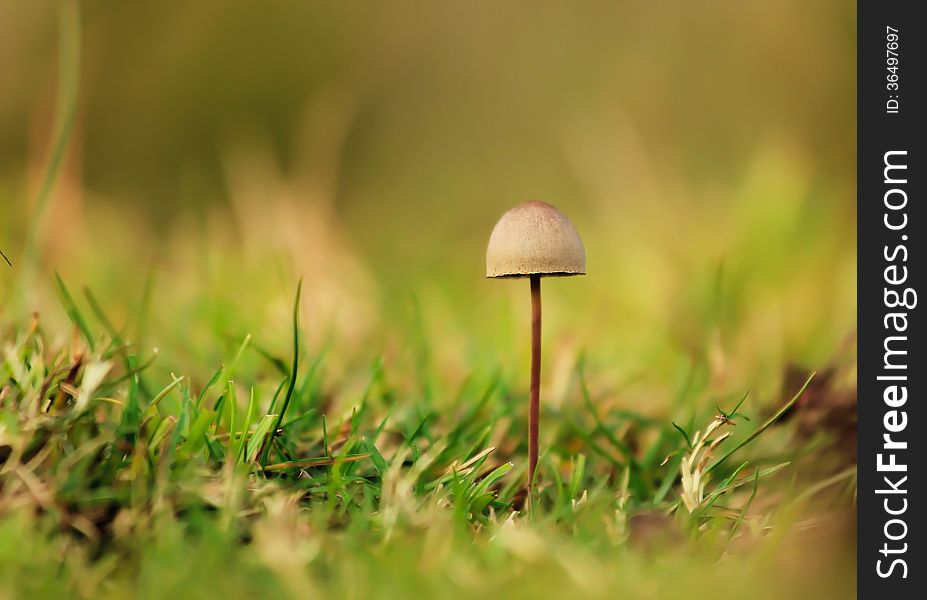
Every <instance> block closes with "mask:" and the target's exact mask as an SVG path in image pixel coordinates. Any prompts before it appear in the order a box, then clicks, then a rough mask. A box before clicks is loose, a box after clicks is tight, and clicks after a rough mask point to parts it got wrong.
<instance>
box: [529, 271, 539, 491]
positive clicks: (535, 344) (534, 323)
mask: <svg viewBox="0 0 927 600" xmlns="http://www.w3.org/2000/svg"><path fill="white" fill-rule="evenodd" d="M540 387H541V277H540V276H539V275H532V276H531V393H530V403H531V404H530V406H529V407H528V498H529V501H530V498H531V493H532V491H533V490H534V471H535V469H537V466H538V417H539V416H540V407H541V401H540V396H541V390H540Z"/></svg>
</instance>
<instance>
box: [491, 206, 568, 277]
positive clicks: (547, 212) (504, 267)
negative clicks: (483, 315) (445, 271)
mask: <svg viewBox="0 0 927 600" xmlns="http://www.w3.org/2000/svg"><path fill="white" fill-rule="evenodd" d="M585 274H586V250H585V248H583V241H582V240H581V239H579V234H578V233H577V232H576V228H575V227H573V224H572V223H571V222H570V220H569V219H568V218H566V215H564V214H563V213H562V212H560V211H559V210H557V209H556V208H555V207H553V206H551V205H550V204H547V203H546V202H539V201H537V200H535V201H532V202H525V203H524V204H519V205H518V206H516V207H515V208H512V209H510V210H509V211H507V212H506V213H505V214H504V215H502V218H500V219H499V222H498V223H496V226H495V228H493V230H492V235H490V236H489V246H488V247H487V248H486V277H527V276H529V275H585Z"/></svg>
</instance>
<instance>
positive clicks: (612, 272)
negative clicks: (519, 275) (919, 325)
mask: <svg viewBox="0 0 927 600" xmlns="http://www.w3.org/2000/svg"><path fill="white" fill-rule="evenodd" d="M838 4H839V3H836V2H835V3H820V4H816V6H815V7H814V8H813V9H812V8H810V7H807V6H805V5H804V3H798V2H792V3H784V4H783V5H782V6H779V7H777V8H776V10H775V11H774V12H767V11H764V10H763V9H759V8H755V7H751V8H746V7H743V6H741V3H718V4H717V6H714V7H713V8H712V9H711V10H712V13H711V14H704V13H702V12H700V11H701V10H702V9H694V8H684V9H683V8H680V9H679V11H680V12H679V14H675V13H674V14H673V15H669V14H667V13H666V12H665V9H663V8H660V7H653V8H645V7H643V6H642V5H641V6H638V5H633V6H632V5H630V4H628V5H626V4H624V3H616V4H614V5H613V4H611V3H592V4H590V7H589V8H588V10H589V11H590V12H589V13H584V14H583V15H579V14H578V13H575V12H571V11H567V10H566V9H564V8H562V7H559V6H557V5H556V4H553V3H541V5H539V7H538V8H537V9H536V10H537V13H536V14H535V15H533V16H534V18H533V19H527V20H525V19H523V15H522V13H521V12H520V11H519V10H517V9H515V8H511V9H503V8H495V9H494V10H493V11H492V12H490V13H487V12H483V11H484V10H486V8H485V7H484V8H483V9H480V8H478V7H475V8H468V9H464V8H455V9H450V8H430V9H422V8H421V7H419V8H417V9H413V8H410V7H402V6H393V7H391V8H390V9H385V8H377V9H375V8H365V9H364V11H370V12H362V13H359V12H358V11H357V9H353V8H351V7H344V8H338V9H333V8H326V9H324V10H322V9H320V8H319V7H318V6H316V5H314V3H305V5H303V4H300V5H299V6H296V5H284V4H280V5H278V6H276V10H275V11H266V10H263V9H261V10H259V9H256V8H241V7H239V8H235V9H232V8H229V9H228V11H227V12H224V13H222V15H221V18H217V16H216V13H215V10H214V8H212V7H211V6H209V5H208V4H207V3H191V4H190V6H191V7H190V8H189V10H188V11H187V12H185V13H184V15H185V18H184V19H173V18H172V16H173V15H175V14H177V11H178V10H179V7H178V5H176V4H172V3H169V2H166V3H159V4H158V5H152V6H150V7H146V8H134V9H130V8H125V9H121V10H106V9H105V7H104V6H103V5H102V4H100V3H94V2H87V3H81V4H80V5H79V7H80V9H81V10H82V12H81V14H80V17H81V19H80V20H78V19H77V15H78V13H77V11H76V10H74V11H73V12H72V13H69V12H68V8H67V7H70V8H71V9H76V8H77V7H78V4H77V3H73V2H72V3H64V4H63V6H65V7H66V8H65V10H64V12H62V13H60V15H59V16H60V17H61V19H62V20H61V22H60V27H59V28H58V29H56V25H55V16H56V15H55V10H53V8H54V5H53V4H51V3H42V2H38V3H30V4H28V5H24V4H23V5H20V4H14V3H0V11H2V12H0V16H2V17H3V18H0V34H2V35H0V68H2V69H3V72H4V73H6V78H7V81H11V82H14V85H13V87H12V88H10V89H14V90H15V93H12V94H9V95H7V94H4V95H2V98H0V134H2V135H3V136H4V142H5V143H4V145H3V146H2V148H0V208H2V212H0V249H3V251H4V253H5V254H6V255H7V256H9V257H10V259H11V262H12V263H13V266H12V267H7V265H6V264H5V263H2V262H0V336H2V337H0V351H2V355H0V360H2V363H0V597H7V596H9V597H23V596H27V595H29V596H39V597H86V598H105V597H114V598H115V597H152V598H153V597H215V596H218V595H220V594H221V595H224V596H227V597H230V598H232V597H246V596H260V597H265V596H267V597H271V596H293V597H305V596H310V597H313V596H321V595H327V596H334V597H398V598H405V597H409V596H410V595H411V594H412V590H414V591H415V593H416V594H421V595H424V596H433V597H461V596H481V595H487V594H493V595H506V596H511V597H516V598H520V597H526V598H527V597H532V598H538V597H560V596H565V595H569V594H574V595H575V594H581V595H583V596H586V597H614V596H616V595H622V594H624V595H630V596H631V597H642V598H677V597H694V598H703V597H720V598H725V597H730V598H739V597H744V596H747V595H749V596H751V597H758V598H767V597H768V598H783V597H833V598H844V597H847V596H849V595H851V594H852V590H853V586H854V582H855V553H854V550H853V548H854V543H855V534H854V529H853V500H854V499H853V485H854V483H855V472H854V467H853V464H854V457H853V456H852V455H851V454H852V452H851V451H849V450H848V448H849V447H850V446H851V445H852V432H853V425H854V424H853V422H852V420H851V418H850V417H849V416H848V415H847V406H850V408H851V409H852V405H851V404H848V402H849V401H854V402H855V369H854V366H853V365H854V361H855V354H854V352H855V339H854V336H853V334H854V326H855V310H856V300H855V213H854V212H853V205H854V194H853V183H852V181H853V179H852V172H853V161H854V154H853V152H852V147H851V146H852V140H853V135H852V133H853V131H852V123H853V119H852V116H853V115H852V110H851V109H846V108H842V105H840V103H839V102H836V101H835V98H840V97H841V96H840V95H841V94H846V95H847V97H850V96H849V95H850V94H852V91H853V90H852V88H853V81H852V77H853V75H852V68H851V67H852V61H851V60H850V59H849V58H847V56H852V48H851V46H852V41H851V40H852V37H853V31H855V28H854V27H853V23H852V20H853V18H852V15H848V14H846V9H845V7H843V6H842V4H840V5H838ZM808 11H812V12H811V13H810V15H809V13H808ZM487 14H489V15H491V16H490V17H489V18H487V17H486V15H487ZM796 15H801V16H802V18H800V19H799V18H795V17H796ZM669 16H674V18H672V19H668V17H669ZM69 18H71V19H73V21H71V22H69V21H68V19H69ZM137 23H148V24H150V27H149V28H147V29H146V28H139V27H134V26H131V25H133V24H137ZM692 23H694V24H696V25H697V26H694V27H693V26H691V24H692ZM11 24H13V26H11ZM658 24H659V27H657V25H658ZM745 24H746V25H745ZM806 29H807V31H805V30H806ZM796 31H797V32H798V33H800V32H802V31H804V32H805V34H803V35H798V33H796ZM396 32H401V33H402V35H395V33H396ZM648 32H649V33H648ZM309 33H312V34H313V35H309ZM812 33H813V35H811V34H812ZM59 34H60V35H59ZM194 34H195V35H194ZM69 36H70V37H69ZM51 39H54V40H58V41H57V42H56V43H52V42H51V41H49V40H51ZM158 39H170V40H173V41H174V42H173V44H174V45H172V46H171V47H170V48H165V47H163V46H160V45H158V44H157V43H156V40H158ZM720 39H724V40H727V43H726V44H720V43H718V42H717V41H716V40H720ZM306 40H308V41H306ZM549 40H556V41H557V42H558V43H557V44H551V43H549ZM310 42H311V43H310ZM4 44H5V46H4ZM307 44H308V46H307ZM55 46H57V47H58V48H59V49H60V50H61V54H60V55H56V54H55V53H54V52H49V51H48V50H47V49H48V48H53V47H55ZM692 48H697V49H698V50H699V51H698V52H693V51H691V50H692ZM319 49H322V50H324V51H321V50H320V51H318V52H314V51H313V52H310V51H309V50H319ZM732 49H739V50H740V51H739V52H734V51H732ZM811 50H813V51H814V53H815V56H817V57H818V60H817V61H816V62H815V64H814V65H811V64H810V63H809V62H808V61H807V60H806V57H807V55H808V52H809V51H811ZM844 54H846V56H845V55H844ZM642 56H647V57H651V58H652V60H647V61H642V60H641V58H640V57H642ZM12 57H20V58H19V59H18V60H14V59H13V58H12ZM844 62H845V63H846V64H844ZM821 64H823V65H826V67H827V68H820V65H821ZM783 65H786V67H783ZM645 67H646V68H645ZM56 69H57V71H58V78H57V83H55V84H52V83H50V81H52V80H53V79H54V77H52V76H50V79H49V82H45V83H43V80H41V77H39V76H36V75H35V74H36V73H39V74H42V73H54V72H55V71H56ZM139 73H143V74H144V77H142V76H140V75H139ZM725 82H726V83H727V85H732V86H733V87H732V88H731V92H730V94H729V95H725V99H726V102H727V104H726V105H725V107H724V110H717V102H718V98H719V96H718V94H719V92H718V89H719V86H720V85H721V84H724V83H725ZM78 87H79V88H80V92H79V93H78ZM790 90H792V91H794V90H801V91H802V93H801V94H797V93H796V94H792V93H790ZM799 96H800V97H799ZM527 99H530V101H528V100H527ZM52 104H54V106H55V108H54V109H53V108H51V105H52ZM835 104H836V105H839V106H835ZM69 106H70V107H71V108H70V109H69V108H68V107H69ZM56 110H57V113H56V112H55V111H56ZM50 114H57V115H58V119H59V120H58V121H54V120H49V119H48V115H50ZM56 123H57V126H56V125H55V124H56ZM72 126H73V127H72ZM7 140H9V143H6V142H7ZM35 140H41V141H40V142H37V141H35ZM47 140H51V141H47ZM56 140H58V141H60V145H59V144H57V143H56ZM58 150H60V153H59V152H58ZM56 157H57V158H56ZM59 159H60V160H59ZM532 197H539V198H542V199H544V200H547V201H550V202H552V203H554V204H556V205H558V206H560V207H561V208H562V209H563V210H564V211H565V212H566V213H567V214H568V215H569V216H570V217H571V218H572V219H573V221H574V222H575V223H576V225H577V227H578V229H579V230H580V232H581V233H582V235H583V238H584V240H585V242H586V247H587V253H588V257H589V273H590V274H589V276H587V277H583V278H572V279H571V280H568V281H552V282H551V283H550V284H549V285H546V286H545V290H544V294H545V324H544V368H543V371H542V394H541V396H542V404H543V412H542V429H541V431H542V433H541V435H542V438H541V440H542V445H541V447H542V453H543V456H542V459H541V467H540V468H541V470H540V472H539V473H540V479H541V490H540V497H539V499H538V501H537V507H536V510H535V511H533V512H532V513H531V514H528V513H526V512H525V511H524V507H523V504H524V494H523V487H524V480H525V469H526V465H525V455H526V448H525V446H526V439H525V437H526V436H525V435H524V432H525V430H526V424H525V417H526V405H527V394H526V388H527V358H528V356H527V355H528V347H527V346H528V344H527V342H528V331H527V329H528V318H527V317H528V315H527V308H528V289H527V285H521V284H520V282H517V281H507V282H495V281H486V280H485V279H484V278H483V277H482V266H483V265H482V262H483V250H484V244H485V242H486V238H487V236H488V234H489V231H490V229H491V227H492V224H493V222H494V220H495V219H496V218H497V217H498V216H499V214H501V212H502V211H504V210H505V209H506V208H508V207H509V206H510V205H513V204H516V203H518V202H520V201H523V200H525V199H529V198H532ZM26 199H28V200H26ZM36 199H37V200H36ZM300 278H302V281H303V284H302V297H301V300H300V302H299V303H298V304H296V306H295V308H296V312H295V314H296V316H297V317H298V321H299V328H298V330H294V290H295V287H296V284H297V281H298V280H300ZM294 331H295V333H296V335H295V338H294ZM294 342H295V347H294ZM296 349H298V352H295V350H296ZM297 354H298V359H297V360H296V364H295V370H294V369H293V367H294V365H293V364H292V361H293V360H294V356H296V355H297ZM813 370H817V371H818V372H819V374H818V378H817V379H815V381H814V382H813V383H812V384H811V386H810V387H809V388H808V390H807V391H806V393H805V394H803V395H802V396H801V399H800V400H799V402H798V403H797V404H796V405H795V406H794V407H793V409H792V410H791V411H790V412H789V413H788V414H787V415H786V417H785V418H783V419H781V420H778V421H776V423H775V424H773V425H772V426H770V427H769V428H768V429H766V430H764V431H763V433H762V435H760V436H759V437H758V438H757V439H755V440H753V441H752V442H751V443H750V444H749V445H747V446H746V447H744V448H742V449H740V450H738V451H737V452H736V453H735V454H734V455H733V456H731V457H730V458H728V459H727V460H725V461H724V462H723V463H722V464H720V465H719V466H718V467H717V468H716V469H714V470H713V471H712V472H711V475H710V478H709V479H708V483H707V487H706V490H705V492H706V494H705V496H704V497H702V498H698V497H697V496H698V490H697V489H696V490H695V491H694V492H693V491H692V490H691V489H688V490H687V489H686V488H685V485H683V480H685V477H683V476H681V473H680V462H681V461H683V460H684V459H688V458H690V457H691V452H692V450H691V449H690V450H688V451H687V446H688V445H689V444H692V443H694V444H697V443H698V441H699V440H698V439H696V432H699V431H700V432H703V433H704V432H705V431H706V428H708V427H709V426H710V425H711V424H713V423H715V425H717V426H718V429H716V430H714V434H713V435H714V439H716V438H717V436H719V435H721V434H723V433H725V432H728V431H730V432H731V433H733V436H732V437H731V438H729V439H726V440H724V441H723V443H722V444H721V445H720V446H719V447H718V448H717V449H715V450H714V453H713V456H714V458H715V459H717V458H718V457H720V456H723V455H724V454H725V452H726V451H727V450H729V449H732V448H734V447H736V446H737V444H738V443H739V442H740V441H742V440H744V439H746V438H747V436H748V435H749V434H750V432H752V431H755V430H756V429H757V428H759V427H760V426H761V425H762V424H763V423H764V422H765V420H766V419H767V418H768V417H770V415H772V414H773V413H774V412H775V411H776V409H778V408H779V407H781V406H783V405H785V403H786V402H788V401H789V399H790V398H792V397H793V395H794V394H795V393H796V392H798V390H799V389H800V388H801V386H802V383H804V381H805V379H806V377H807V374H808V373H809V372H810V371H813ZM294 372H295V375H296V376H295V379H292V378H291V377H290V375H291V373H294ZM291 383H292V384H293V387H292V392H291V393H290V394H289V396H288V392H289V391H290V384H291ZM287 398H289V400H288V402H287ZM741 399H744V400H743V403H742V404H740V406H739V409H738V412H739V413H740V415H742V416H735V417H734V423H735V424H729V423H726V422H725V423H723V424H722V423H721V422H720V421H719V422H717V423H716V422H715V421H714V419H715V418H716V416H717V415H718V414H719V411H722V410H723V411H729V412H730V411H732V410H733V408H734V407H735V406H737V405H738V403H739V402H740V401H741ZM848 399H849V400H848ZM284 405H286V407H287V408H286V414H285V416H283V417H282V420H281V421H280V422H279V423H278V422H277V419H278V418H279V417H280V415H281V414H282V412H283V407H284ZM747 418H749V420H747ZM275 425H279V429H278V430H277V431H276V432H275V431H274V427H275ZM674 425H678V429H677V428H676V427H675V426H674ZM715 425H711V426H712V427H714V426H715ZM680 429H681V430H682V431H684V432H685V435H683V433H681V432H680ZM686 436H688V438H689V439H688V440H687V439H686ZM848 440H849V441H848ZM265 450H266V451H267V452H266V454H265V452H264V451H265ZM667 457H669V461H668V463H667V464H663V460H664V458H667ZM697 458H698V457H696V459H697ZM692 464H693V466H694V467H695V469H696V470H697V471H699V472H701V471H704V470H705V469H706V468H709V467H711V466H712V465H713V463H712V461H711V460H707V461H706V462H705V464H703V465H701V466H699V461H698V460H694V461H693V463H692ZM690 473H691V471H690ZM686 481H688V482H689V483H691V478H689V479H687V480H686ZM686 485H688V483H687V484H686ZM712 491H716V492H718V494H717V495H713V494H712ZM722 492H723V493H722ZM683 494H689V496H688V497H689V500H690V503H689V504H690V508H693V510H692V511H691V512H690V510H689V508H687V507H686V505H685V503H683V502H682V500H681V497H682V495H683ZM693 494H694V495H693ZM693 498H694V501H693ZM693 502H694V507H693V506H692V503H693Z"/></svg>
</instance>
